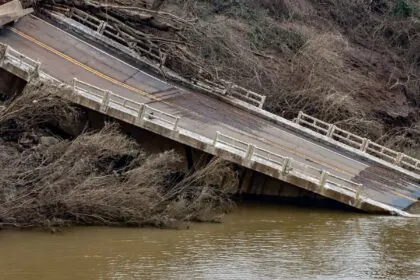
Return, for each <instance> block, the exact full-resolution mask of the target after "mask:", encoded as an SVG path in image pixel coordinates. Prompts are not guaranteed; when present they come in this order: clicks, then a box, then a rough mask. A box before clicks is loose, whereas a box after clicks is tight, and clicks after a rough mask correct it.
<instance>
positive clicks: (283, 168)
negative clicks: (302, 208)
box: [5, 48, 419, 199]
mask: <svg viewBox="0 0 420 280" xmlns="http://www.w3.org/2000/svg"><path fill="white" fill-rule="evenodd" d="M5 53H7V54H8V57H10V56H13V57H14V58H18V59H20V60H22V61H23V62H22V61H21V62H20V63H19V65H21V66H22V65H23V64H24V63H26V61H29V63H32V65H33V60H31V59H28V58H27V57H24V55H21V54H20V53H18V52H16V51H14V50H13V49H11V48H10V50H9V51H8V52H5ZM22 70H26V71H27V70H28V69H26V68H25V67H23V69H22ZM41 76H48V75H47V74H45V73H44V75H41ZM51 80H54V79H51ZM72 89H73V95H75V96H77V95H81V96H83V97H85V98H88V99H89V100H92V101H94V102H97V103H98V104H99V105H101V106H100V110H101V111H103V112H105V113H106V112H107V110H108V109H109V108H114V109H117V110H120V111H124V112H127V113H129V114H131V115H132V116H134V117H135V118H136V119H137V120H138V121H139V122H140V123H142V122H152V123H154V124H157V125H159V126H161V127H164V128H166V129H169V130H171V131H174V132H177V133H179V132H180V126H179V123H180V118H179V117H177V116H174V115H171V114H168V113H166V112H164V111H161V110H158V109H156V108H153V107H151V106H148V105H147V104H143V103H138V102H135V101H132V100H129V99H127V98H125V97H123V96H120V95H118V94H115V93H113V92H111V91H108V90H104V89H101V88H99V87H96V86H93V85H90V84H88V83H86V82H83V81H80V80H78V79H76V78H75V79H73V84H72ZM182 130H183V132H184V133H185V132H188V133H189V134H190V135H197V134H196V133H194V132H192V131H189V130H188V129H187V128H183V129H182ZM198 137H199V139H200V141H202V142H203V143H205V144H209V143H212V144H213V146H214V147H215V148H221V149H223V150H226V151H227V152H230V153H232V154H235V155H239V156H240V157H242V158H243V161H244V162H245V163H248V165H249V164H250V162H252V161H259V162H260V163H262V164H264V165H266V166H270V167H272V168H276V169H278V170H279V172H280V173H281V174H283V176H287V175H288V174H292V175H294V176H297V177H299V178H302V179H304V180H307V181H311V182H313V183H315V184H318V185H319V186H320V187H323V188H324V187H338V188H340V189H343V190H346V191H350V192H351V193H352V194H353V195H354V197H355V198H356V199H359V198H360V194H361V191H362V185H361V184H358V183H355V182H352V181H350V180H346V179H345V178H341V177H339V176H336V175H333V174H330V173H329V172H327V171H325V170H322V169H318V168H315V167H313V166H310V165H308V164H305V163H302V162H299V161H297V160H295V159H292V158H290V157H287V156H283V155H280V154H276V153H273V152H270V151H268V150H265V149H262V148H259V147H257V146H256V145H254V144H252V143H248V142H245V141H242V140H239V139H236V138H234V137H231V136H228V135H225V134H222V133H220V132H217V133H216V136H215V138H214V139H213V140H211V139H208V138H207V137H206V136H201V135H198ZM401 161H402V162H403V163H404V164H407V165H408V164H410V165H412V166H414V167H418V165H419V164H418V161H413V159H412V158H409V157H402V158H401Z"/></svg>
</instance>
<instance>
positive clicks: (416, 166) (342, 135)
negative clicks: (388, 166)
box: [295, 112, 420, 173]
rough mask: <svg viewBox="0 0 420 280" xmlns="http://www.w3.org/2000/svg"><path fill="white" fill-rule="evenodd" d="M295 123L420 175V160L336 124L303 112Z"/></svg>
mask: <svg viewBox="0 0 420 280" xmlns="http://www.w3.org/2000/svg"><path fill="white" fill-rule="evenodd" d="M295 122H296V123H297V124H300V125H302V126H304V127H306V128H309V129H311V130H313V131H315V132H317V133H320V134H322V135H325V136H327V137H329V138H331V139H333V140H336V141H338V142H340V143H342V144H345V145H348V146H351V147H353V148H355V149H358V150H360V151H362V152H364V153H367V154H370V155H372V156H374V157H377V158H380V159H382V160H385V161H387V162H390V163H392V164H395V165H397V166H400V167H402V168H404V169H407V170H409V171H415V172H417V173H420V160H418V159H416V158H413V157H410V156H408V155H405V154H403V153H400V152H397V151H394V150H392V149H389V148H387V147H385V146H382V145H379V144H377V143H375V142H373V141H371V140H369V139H367V138H363V137H360V136H358V135H356V134H353V133H351V132H349V131H346V130H343V129H341V128H338V127H337V126H335V125H334V124H330V123H327V122H324V121H322V120H319V119H317V118H314V117H312V116H310V115H307V114H305V113H303V112H299V115H298V117H297V118H296V119H295Z"/></svg>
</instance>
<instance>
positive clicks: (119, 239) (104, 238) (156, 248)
mask: <svg viewBox="0 0 420 280" xmlns="http://www.w3.org/2000/svg"><path fill="white" fill-rule="evenodd" d="M0 279H8V280H17V279H19V280H21V279H45V280H50V279H51V280H52V279H387V280H391V279H417V280H418V279H420V219H405V218H399V217H381V216H370V215H364V214H355V213H348V212H338V211H331V210H330V211H329V210H319V209H310V208H309V209H308V208H306V209H303V208H292V207H281V206H261V205H259V206H257V205H248V206H240V207H238V208H237V209H236V210H235V211H234V212H233V213H231V214H229V215H228V216H227V217H226V218H225V220H224V223H223V224H194V225H192V227H191V228H190V229H189V230H159V229H121V228H74V229H71V230H70V231H66V232H63V233H59V234H49V233H44V232H20V231H0Z"/></svg>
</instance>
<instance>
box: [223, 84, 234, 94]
mask: <svg viewBox="0 0 420 280" xmlns="http://www.w3.org/2000/svg"><path fill="white" fill-rule="evenodd" d="M232 85H233V83H232V82H227V86H226V88H225V90H224V92H223V95H229V92H230V91H231V89H232Z"/></svg>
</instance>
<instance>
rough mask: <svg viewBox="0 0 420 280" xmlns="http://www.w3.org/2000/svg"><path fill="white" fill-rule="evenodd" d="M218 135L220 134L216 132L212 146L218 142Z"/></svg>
mask: <svg viewBox="0 0 420 280" xmlns="http://www.w3.org/2000/svg"><path fill="white" fill-rule="evenodd" d="M219 134H220V132H219V131H216V137H214V140H213V146H216V143H217V140H219Z"/></svg>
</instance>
